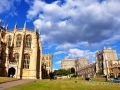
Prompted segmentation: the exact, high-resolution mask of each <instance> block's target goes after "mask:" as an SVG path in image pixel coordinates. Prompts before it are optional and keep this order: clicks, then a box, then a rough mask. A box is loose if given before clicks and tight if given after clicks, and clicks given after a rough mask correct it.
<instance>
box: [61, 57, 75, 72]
mask: <svg viewBox="0 0 120 90" xmlns="http://www.w3.org/2000/svg"><path fill="white" fill-rule="evenodd" d="M72 67H73V68H75V60H74V59H68V58H65V59H63V60H62V61H61V68H62V69H66V70H67V69H70V68H72Z"/></svg>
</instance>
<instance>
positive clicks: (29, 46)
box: [25, 36, 32, 48]
mask: <svg viewBox="0 0 120 90" xmlns="http://www.w3.org/2000/svg"><path fill="white" fill-rule="evenodd" d="M31 43H32V38H31V36H27V37H26V45H25V46H26V48H31Z"/></svg>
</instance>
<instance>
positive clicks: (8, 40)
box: [7, 35, 12, 46]
mask: <svg viewBox="0 0 120 90" xmlns="http://www.w3.org/2000/svg"><path fill="white" fill-rule="evenodd" d="M11 41H12V37H11V35H8V37H7V42H8V46H10V45H11Z"/></svg>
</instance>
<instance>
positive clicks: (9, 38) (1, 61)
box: [0, 23, 42, 79]
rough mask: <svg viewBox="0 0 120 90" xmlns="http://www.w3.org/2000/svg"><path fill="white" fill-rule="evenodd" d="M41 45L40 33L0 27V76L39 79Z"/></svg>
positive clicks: (26, 29) (24, 29)
mask: <svg viewBox="0 0 120 90" xmlns="http://www.w3.org/2000/svg"><path fill="white" fill-rule="evenodd" d="M41 60H42V44H41V41H40V33H38V32H36V27H35V28H34V30H31V29H28V28H26V23H24V27H23V28H17V25H15V27H14V29H13V30H8V27H7V26H6V28H3V27H2V26H1V25H0V76H8V77H11V76H12V77H15V78H22V79H41Z"/></svg>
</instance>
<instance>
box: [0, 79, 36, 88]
mask: <svg viewBox="0 0 120 90" xmlns="http://www.w3.org/2000/svg"><path fill="white" fill-rule="evenodd" d="M34 81H36V80H35V79H22V80H17V81H12V82H6V83H2V84H0V90H4V89H5V88H10V87H13V86H17V85H20V84H25V83H28V82H34Z"/></svg>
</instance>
